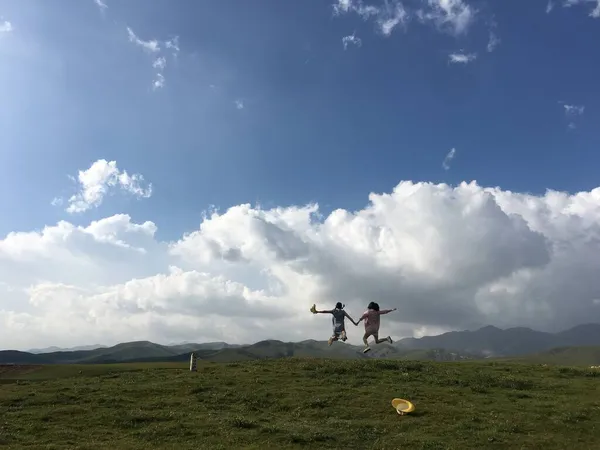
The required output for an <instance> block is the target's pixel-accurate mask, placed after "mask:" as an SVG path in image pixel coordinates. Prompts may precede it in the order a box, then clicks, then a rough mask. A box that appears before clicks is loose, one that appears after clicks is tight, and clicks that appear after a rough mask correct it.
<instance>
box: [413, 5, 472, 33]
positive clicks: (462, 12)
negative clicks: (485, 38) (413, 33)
mask: <svg viewBox="0 0 600 450" xmlns="http://www.w3.org/2000/svg"><path fill="white" fill-rule="evenodd" d="M427 5H428V6H429V9H428V10H425V11H423V10H421V11H420V12H419V14H418V16H419V17H420V18H421V20H424V21H431V22H433V23H434V24H435V25H436V26H437V27H438V29H440V30H448V31H450V32H451V33H453V34H456V35H460V34H463V33H466V32H467V30H468V29H469V27H470V26H471V24H472V23H473V22H474V20H475V15H476V13H477V11H476V10H475V9H474V8H473V7H471V6H470V5H468V4H467V3H466V2H465V1H464V0H427Z"/></svg>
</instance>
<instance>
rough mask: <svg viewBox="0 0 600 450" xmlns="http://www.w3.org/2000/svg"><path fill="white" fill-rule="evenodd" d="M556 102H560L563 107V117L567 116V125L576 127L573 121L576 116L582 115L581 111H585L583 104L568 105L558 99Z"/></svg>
mask: <svg viewBox="0 0 600 450" xmlns="http://www.w3.org/2000/svg"><path fill="white" fill-rule="evenodd" d="M558 103H559V104H561V105H562V106H563V108H564V111H565V117H566V118H567V121H568V125H567V126H568V127H569V128H570V129H574V128H575V127H576V125H575V122H576V120H577V118H578V117H580V116H582V115H583V113H584V112H585V106H584V105H569V104H567V103H565V102H562V101H560V102H558Z"/></svg>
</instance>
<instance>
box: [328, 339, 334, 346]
mask: <svg viewBox="0 0 600 450" xmlns="http://www.w3.org/2000/svg"><path fill="white" fill-rule="evenodd" d="M327 343H328V344H329V345H331V344H333V337H330V338H329V340H328V341H327Z"/></svg>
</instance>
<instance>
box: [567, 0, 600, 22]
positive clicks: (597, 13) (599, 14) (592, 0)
mask: <svg viewBox="0 0 600 450" xmlns="http://www.w3.org/2000/svg"><path fill="white" fill-rule="evenodd" d="M593 4H595V5H596V6H595V7H594V9H592V10H591V11H590V13H589V16H590V17H593V18H594V19H598V18H600V0H564V2H563V6H564V7H565V8H569V7H571V6H576V5H593Z"/></svg>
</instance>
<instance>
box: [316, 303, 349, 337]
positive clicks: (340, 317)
mask: <svg viewBox="0 0 600 450" xmlns="http://www.w3.org/2000/svg"><path fill="white" fill-rule="evenodd" d="M311 311H312V312H313V313H314V314H331V315H333V317H332V318H331V323H332V325H333V334H332V335H331V337H330V338H329V340H328V341H327V343H328V344H329V345H331V344H332V343H333V341H337V340H339V339H341V340H342V341H343V342H346V339H348V337H347V336H346V325H345V322H344V319H345V318H346V317H347V318H348V319H350V322H352V323H353V324H354V325H358V322H355V321H354V319H353V318H352V317H350V315H349V314H348V313H347V312H346V311H344V305H342V303H341V302H337V303H336V305H335V309H330V310H324V311H317V309H316V307H315V305H313V307H312V308H311Z"/></svg>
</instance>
